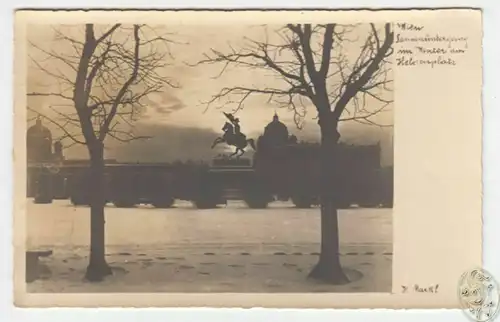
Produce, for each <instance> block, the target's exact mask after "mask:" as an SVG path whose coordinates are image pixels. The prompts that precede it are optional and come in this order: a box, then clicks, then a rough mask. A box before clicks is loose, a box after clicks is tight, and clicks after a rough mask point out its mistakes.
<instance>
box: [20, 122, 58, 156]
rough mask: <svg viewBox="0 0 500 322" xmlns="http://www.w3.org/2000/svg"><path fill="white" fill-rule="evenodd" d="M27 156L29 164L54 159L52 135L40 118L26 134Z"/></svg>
mask: <svg viewBox="0 0 500 322" xmlns="http://www.w3.org/2000/svg"><path fill="white" fill-rule="evenodd" d="M26 156H27V159H28V162H46V161H51V160H52V159H53V155H52V133H51V132H50V130H49V129H48V128H46V127H45V126H44V125H43V124H42V120H41V119H40V118H37V119H36V122H35V125H33V126H31V127H30V128H28V131H27V133H26Z"/></svg>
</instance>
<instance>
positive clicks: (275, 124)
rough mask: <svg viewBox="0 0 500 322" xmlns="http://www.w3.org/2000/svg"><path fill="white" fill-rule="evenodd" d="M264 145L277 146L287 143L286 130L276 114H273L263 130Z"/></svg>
mask: <svg viewBox="0 0 500 322" xmlns="http://www.w3.org/2000/svg"><path fill="white" fill-rule="evenodd" d="M263 137H264V139H265V141H266V145H269V146H277V145H282V144H286V143H287V142H288V128H287V127H286V125H285V124H283V123H282V122H281V121H280V119H279V116H278V114H276V113H274V116H273V120H272V121H271V123H269V124H268V125H266V127H265V128H264V135H263Z"/></svg>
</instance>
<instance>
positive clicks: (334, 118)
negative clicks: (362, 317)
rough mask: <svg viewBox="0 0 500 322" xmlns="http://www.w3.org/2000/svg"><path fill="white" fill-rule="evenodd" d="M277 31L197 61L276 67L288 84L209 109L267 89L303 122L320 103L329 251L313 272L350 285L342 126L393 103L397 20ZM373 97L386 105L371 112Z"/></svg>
mask: <svg viewBox="0 0 500 322" xmlns="http://www.w3.org/2000/svg"><path fill="white" fill-rule="evenodd" d="M266 28H267V27H266ZM276 35H277V36H278V37H277V38H278V40H277V42H276V43H273V42H272V41H270V40H269V38H268V34H267V29H266V39H265V40H264V41H257V40H253V39H245V41H246V45H243V46H242V47H241V48H239V49H235V48H234V47H232V46H230V48H229V49H228V52H226V53H223V52H221V51H218V50H215V49H212V50H211V51H210V52H209V53H206V54H205V56H206V57H205V59H203V60H201V61H199V62H198V63H197V64H195V65H200V64H221V65H222V71H221V72H220V74H219V75H218V76H216V77H220V76H221V75H223V74H224V73H226V72H227V70H228V69H230V68H231V67H241V68H247V69H252V70H262V72H264V73H269V72H271V73H272V74H273V75H274V76H277V77H278V78H279V79H280V80H281V85H282V86H281V87H278V86H276V87H267V86H266V85H261V86H260V87H259V86H258V85H253V86H245V85H242V86H238V85H234V86H231V87H224V88H222V89H221V90H220V92H219V93H217V94H216V95H214V96H213V97H212V99H211V100H210V101H209V102H207V107H208V106H210V105H211V104H214V103H219V102H223V105H225V104H227V103H232V104H235V110H236V111H237V110H239V109H241V108H242V107H243V105H244V103H245V101H246V100H247V99H248V98H250V97H252V96H255V95H267V96H268V98H269V101H272V102H274V103H276V104H279V105H280V106H286V107H287V108H289V109H291V110H292V111H293V112H294V116H295V117H294V119H295V121H296V124H297V126H299V127H300V126H301V125H302V121H303V119H304V117H305V115H306V112H307V105H311V104H312V105H313V106H314V108H315V111H316V112H317V113H318V114H317V116H318V124H319V127H320V133H321V149H320V150H321V153H320V155H321V171H322V176H321V183H320V184H321V256H320V258H319V262H318V264H317V265H316V266H315V268H314V269H313V270H312V271H311V273H310V276H311V277H313V278H317V279H321V280H324V281H327V282H330V283H335V284H341V283H346V282H348V279H347V277H346V276H345V274H344V273H343V271H342V268H341V265H340V260H339V257H338V250H339V238H338V219H337V205H338V202H339V200H338V194H336V193H335V192H336V191H338V186H337V184H336V182H338V180H337V179H338V178H339V167H338V163H336V160H337V158H336V154H337V146H338V142H339V139H340V133H339V130H338V125H339V122H342V121H356V122H360V123H363V124H376V123H375V122H374V121H373V120H372V117H373V116H375V115H376V114H378V113H380V112H381V111H382V110H383V109H384V108H385V107H386V106H387V105H388V104H390V103H391V100H390V99H387V98H386V97H384V95H383V94H384V92H387V91H391V88H390V86H389V85H390V83H391V82H392V79H391V77H390V75H389V71H390V65H389V64H390V61H389V60H388V58H389V56H390V55H391V54H392V52H393V49H392V44H393V40H394V34H393V31H392V30H391V25H390V24H385V25H383V26H380V28H379V26H377V25H375V24H364V25H338V24H326V25H315V26H313V25H311V24H304V25H301V24H289V25H287V26H285V27H284V28H282V29H279V30H277V31H276V33H275V34H273V36H276ZM348 47H349V48H348ZM240 79H241V78H240ZM303 98H305V100H303ZM369 101H376V102H378V103H379V104H378V105H380V106H379V107H378V108H376V109H375V110H370V109H369V106H368V105H370V104H368V103H367V102H369Z"/></svg>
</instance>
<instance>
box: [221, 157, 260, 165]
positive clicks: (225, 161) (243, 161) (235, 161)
mask: <svg viewBox="0 0 500 322" xmlns="http://www.w3.org/2000/svg"><path fill="white" fill-rule="evenodd" d="M212 164H213V165H214V166H230V167H249V166H251V165H252V160H251V159H249V158H228V157H226V158H215V159H214V160H213V161H212Z"/></svg>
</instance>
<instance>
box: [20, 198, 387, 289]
mask: <svg viewBox="0 0 500 322" xmlns="http://www.w3.org/2000/svg"><path fill="white" fill-rule="evenodd" d="M89 213H90V212H89V208H87V207H74V206H72V205H71V204H70V203H69V202H68V201H56V202H54V203H53V204H50V205H37V204H33V203H32V201H31V200H28V204H27V234H28V235H27V245H28V247H29V248H31V249H40V248H43V249H46V248H49V249H52V250H53V251H54V254H53V256H51V257H50V258H48V259H45V260H43V262H44V263H45V264H46V265H47V266H48V268H49V269H50V271H51V273H50V274H45V275H44V276H42V277H43V278H42V279H40V280H38V281H35V282H33V283H31V284H29V287H28V290H29V291H31V292H47V291H48V292H310V291H312V292H321V291H323V292H326V291H328V292H331V291H349V292H374V291H376V292H389V291H390V289H391V278H392V210H391V209H349V210H341V211H340V214H339V230H340V240H341V247H340V248H341V249H340V253H341V262H342V265H343V266H344V268H345V271H346V273H347V275H348V276H349V277H350V279H351V281H352V283H349V284H347V285H344V286H330V285H324V284H321V283H317V282H314V281H311V280H308V279H307V278H306V277H307V273H308V272H309V270H310V269H311V268H312V267H313V266H314V264H315V263H316V261H317V259H318V254H317V252H319V240H320V216H319V209H317V208H312V209H305V210H304V209H296V208H294V207H293V206H292V205H291V204H289V203H281V202H276V203H273V204H271V206H270V207H269V208H268V209H265V210H254V209H248V208H247V207H246V206H245V205H244V204H243V203H240V202H232V203H230V204H229V205H228V206H227V207H222V208H218V209H212V210H197V209H195V208H194V207H192V205H191V204H190V203H186V202H179V203H178V204H176V207H175V208H172V209H155V208H150V207H145V206H144V207H138V208H133V209H118V208H114V207H112V206H110V207H107V208H106V234H107V235H106V244H107V245H108V246H107V258H108V262H109V263H110V264H111V266H113V267H116V269H115V274H114V275H113V276H111V277H109V278H107V279H106V280H105V281H104V282H102V283H98V284H89V283H85V282H83V281H82V277H83V274H84V271H85V267H86V265H87V262H88V244H89V230H90V226H89V225H90V221H89V217H90V216H89Z"/></svg>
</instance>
